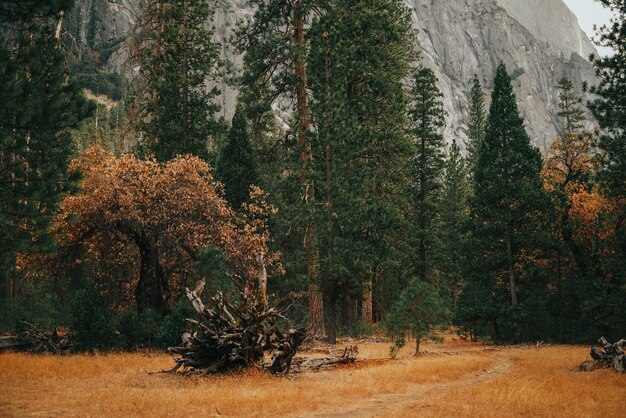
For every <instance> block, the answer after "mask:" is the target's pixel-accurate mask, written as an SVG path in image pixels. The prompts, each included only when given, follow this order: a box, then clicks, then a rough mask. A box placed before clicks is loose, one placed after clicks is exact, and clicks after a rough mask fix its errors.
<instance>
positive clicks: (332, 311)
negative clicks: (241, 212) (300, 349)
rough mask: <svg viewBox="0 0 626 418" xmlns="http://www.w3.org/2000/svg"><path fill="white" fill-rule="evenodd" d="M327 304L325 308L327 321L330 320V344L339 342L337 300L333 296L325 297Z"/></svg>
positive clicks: (328, 339)
mask: <svg viewBox="0 0 626 418" xmlns="http://www.w3.org/2000/svg"><path fill="white" fill-rule="evenodd" d="M325 302H326V303H325V304H324V305H325V306H326V309H325V310H324V311H325V313H326V321H327V322H328V327H327V331H328V338H327V341H328V343H329V344H337V312H336V310H337V309H336V308H337V307H336V301H335V300H334V299H333V298H330V297H326V298H325Z"/></svg>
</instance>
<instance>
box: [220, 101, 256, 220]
mask: <svg viewBox="0 0 626 418" xmlns="http://www.w3.org/2000/svg"><path fill="white" fill-rule="evenodd" d="M215 177H216V179H217V180H218V181H220V182H222V184H224V191H225V197H226V200H228V203H230V205H231V206H232V207H233V208H234V209H239V207H241V204H242V203H244V202H246V201H247V200H248V197H249V195H250V186H252V185H258V184H259V179H258V175H257V169H256V163H255V161H254V155H253V154H252V146H251V145H250V140H249V138H248V123H247V120H246V115H245V111H244V109H243V107H242V106H241V105H237V109H236V110H235V115H234V116H233V121H232V126H231V128H230V131H229V132H228V137H227V138H226V143H225V144H224V145H223V146H222V149H221V150H220V154H219V158H218V161H217V164H216V170H215Z"/></svg>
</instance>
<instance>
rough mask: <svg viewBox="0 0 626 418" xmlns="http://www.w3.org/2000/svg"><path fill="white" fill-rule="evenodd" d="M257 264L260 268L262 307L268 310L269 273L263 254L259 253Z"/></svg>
mask: <svg viewBox="0 0 626 418" xmlns="http://www.w3.org/2000/svg"><path fill="white" fill-rule="evenodd" d="M256 262H257V267H258V268H259V296H260V298H261V303H262V306H263V307H264V308H265V309H267V271H266V270H265V262H264V255H263V253H257V255H256Z"/></svg>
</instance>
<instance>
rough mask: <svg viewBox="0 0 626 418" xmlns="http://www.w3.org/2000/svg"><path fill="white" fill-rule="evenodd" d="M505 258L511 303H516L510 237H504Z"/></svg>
mask: <svg viewBox="0 0 626 418" xmlns="http://www.w3.org/2000/svg"><path fill="white" fill-rule="evenodd" d="M506 258H507V264H508V267H509V287H510V289H511V305H513V306H515V305H517V287H516V283H515V266H514V264H513V252H512V250H511V237H510V236H507V237H506Z"/></svg>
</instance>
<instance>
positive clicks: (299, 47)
mask: <svg viewBox="0 0 626 418" xmlns="http://www.w3.org/2000/svg"><path fill="white" fill-rule="evenodd" d="M302 7H303V0H295V1H294V3H293V26H294V42H295V45H296V59H295V68H294V71H295V73H296V77H297V79H298V83H297V86H296V109H297V110H298V119H299V120H298V146H299V147H300V163H301V165H302V170H301V173H300V177H301V182H302V185H303V187H304V193H305V204H306V205H308V206H309V209H310V210H311V211H313V210H314V208H315V206H314V202H315V188H314V185H313V183H312V181H310V179H308V178H307V165H308V163H309V161H310V160H311V159H312V152H311V143H310V142H309V141H308V139H307V137H306V134H307V132H308V131H309V129H310V127H311V118H310V113H309V100H308V81H307V72H306V60H305V50H304V48H305V42H304V15H303V11H302ZM314 232H315V224H313V223H312V224H310V225H307V227H306V229H305V232H304V253H305V257H306V274H307V277H308V279H309V283H310V285H309V295H308V302H309V321H310V332H311V334H312V335H313V336H321V335H324V334H325V332H324V321H323V317H324V303H323V298H322V294H321V292H320V290H319V286H318V284H317V280H318V277H317V271H318V269H317V264H318V262H319V253H318V248H317V243H316V241H315V238H314Z"/></svg>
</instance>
